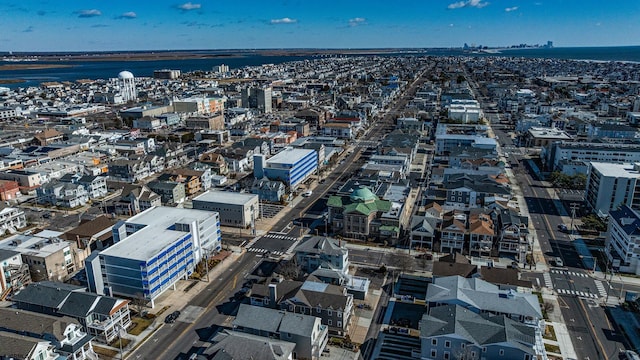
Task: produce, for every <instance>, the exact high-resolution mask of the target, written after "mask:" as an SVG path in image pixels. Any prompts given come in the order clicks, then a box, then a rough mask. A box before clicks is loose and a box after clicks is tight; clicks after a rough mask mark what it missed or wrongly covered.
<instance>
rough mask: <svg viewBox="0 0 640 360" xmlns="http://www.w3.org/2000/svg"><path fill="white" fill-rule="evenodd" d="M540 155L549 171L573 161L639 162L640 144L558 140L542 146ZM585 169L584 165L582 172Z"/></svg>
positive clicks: (585, 170)
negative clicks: (544, 146)
mask: <svg viewBox="0 0 640 360" xmlns="http://www.w3.org/2000/svg"><path fill="white" fill-rule="evenodd" d="M540 157H541V159H543V162H544V164H545V167H546V168H547V169H548V170H550V171H556V170H557V171H563V167H564V166H565V164H567V163H575V162H586V163H588V162H601V163H615V164H623V163H625V164H633V163H636V162H640V144H633V143H630V144H620V143H614V142H612V143H593V142H584V141H580V142H577V141H558V142H553V143H551V144H549V146H547V147H546V148H543V150H542V153H541V154H540ZM587 170H588V168H587V167H586V166H585V167H584V172H583V174H585V175H586V174H587ZM563 172H565V171H563ZM565 173H566V172H565Z"/></svg>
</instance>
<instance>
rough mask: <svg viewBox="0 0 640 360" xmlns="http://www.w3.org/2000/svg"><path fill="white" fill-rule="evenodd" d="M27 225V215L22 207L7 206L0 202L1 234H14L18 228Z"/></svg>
mask: <svg viewBox="0 0 640 360" xmlns="http://www.w3.org/2000/svg"><path fill="white" fill-rule="evenodd" d="M26 226H27V217H26V216H25V214H24V211H23V210H22V209H20V208H14V207H9V206H6V205H5V204H4V203H0V235H4V234H5V233H7V232H8V233H10V234H14V233H16V232H17V231H18V229H22V228H24V227H26Z"/></svg>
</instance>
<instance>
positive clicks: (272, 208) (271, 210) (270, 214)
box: [260, 204, 284, 219]
mask: <svg viewBox="0 0 640 360" xmlns="http://www.w3.org/2000/svg"><path fill="white" fill-rule="evenodd" d="M283 208H284V206H282V205H275V204H260V214H261V215H262V217H263V218H264V219H272V218H274V217H276V216H277V215H278V213H280V211H281V210H282V209H283Z"/></svg>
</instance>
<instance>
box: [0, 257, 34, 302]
mask: <svg viewBox="0 0 640 360" xmlns="http://www.w3.org/2000/svg"><path fill="white" fill-rule="evenodd" d="M29 283H31V275H30V274H29V266H28V265H27V264H25V263H23V262H22V256H21V255H20V252H18V251H13V250H8V249H0V299H4V298H5V297H6V295H7V294H9V293H11V292H16V291H18V290H20V289H22V288H23V287H24V286H27V285H29Z"/></svg>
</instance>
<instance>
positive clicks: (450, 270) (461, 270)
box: [432, 252, 478, 278]
mask: <svg viewBox="0 0 640 360" xmlns="http://www.w3.org/2000/svg"><path fill="white" fill-rule="evenodd" d="M477 272H478V268H477V266H476V265H473V264H471V261H470V260H469V259H467V258H466V257H465V256H464V255H462V254H460V253H459V252H454V253H452V254H448V255H445V256H443V257H441V258H439V259H438V261H434V262H433V271H432V273H433V278H438V277H446V276H455V275H457V276H461V277H463V278H468V277H471V276H473V275H475V274H476V273H477Z"/></svg>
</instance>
